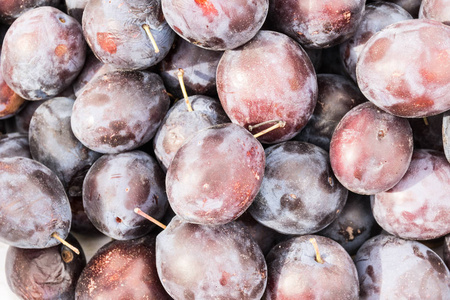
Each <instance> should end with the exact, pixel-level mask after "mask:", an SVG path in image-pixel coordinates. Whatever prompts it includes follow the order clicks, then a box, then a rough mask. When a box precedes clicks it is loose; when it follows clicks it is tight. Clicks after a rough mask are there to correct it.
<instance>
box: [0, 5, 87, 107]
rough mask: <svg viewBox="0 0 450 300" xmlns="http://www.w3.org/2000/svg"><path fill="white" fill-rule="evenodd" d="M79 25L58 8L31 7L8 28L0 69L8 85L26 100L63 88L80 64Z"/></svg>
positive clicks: (82, 46)
mask: <svg viewBox="0 0 450 300" xmlns="http://www.w3.org/2000/svg"><path fill="white" fill-rule="evenodd" d="M85 56H86V43H85V42H84V39H83V33H82V30H81V25H80V24H79V23H78V22H77V21H76V20H75V19H74V18H72V17H70V16H68V15H66V14H65V13H63V12H62V11H60V10H58V9H56V8H53V7H49V6H44V7H39V8H35V9H32V10H30V11H28V12H26V13H24V14H23V15H21V16H20V17H19V18H18V19H17V20H16V21H15V22H14V24H13V25H11V27H10V28H9V29H8V31H7V33H6V35H5V39H4V41H3V47H2V53H1V70H2V73H3V79H4V80H5V82H6V83H7V84H8V86H9V87H10V88H11V89H12V90H13V91H14V92H16V93H17V94H18V95H20V96H21V97H22V98H25V99H27V100H40V99H48V98H51V97H54V96H56V95H58V94H59V93H60V92H62V91H63V90H65V89H66V88H67V87H68V86H69V85H70V84H71V83H72V81H73V80H74V79H75V78H76V76H77V75H78V73H79V72H80V71H81V69H82V68H83V65H84V61H85Z"/></svg>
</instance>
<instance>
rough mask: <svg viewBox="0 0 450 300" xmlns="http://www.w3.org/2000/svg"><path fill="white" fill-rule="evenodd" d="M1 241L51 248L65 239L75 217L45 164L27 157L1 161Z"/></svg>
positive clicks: (25, 246) (58, 184)
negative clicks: (54, 236)
mask: <svg viewBox="0 0 450 300" xmlns="http://www.w3.org/2000/svg"><path fill="white" fill-rule="evenodd" d="M0 186H1V187H2V188H1V189H0V199H2V201H1V202H0V224H1V226H0V241H1V242H4V243H7V244H9V245H11V246H14V247H19V248H48V247H52V246H55V245H57V244H59V241H58V240H56V239H55V238H53V237H52V235H53V233H57V234H58V235H59V237H61V238H62V239H65V238H66V237H67V235H68V234H69V229H70V224H71V220H72V214H71V212H70V204H69V200H68V199H67V196H66V193H65V192H64V187H63V185H62V184H61V182H60V181H59V179H58V177H57V176H56V175H55V174H54V173H53V172H52V171H51V170H50V169H49V168H47V167H45V166H44V165H43V164H41V163H39V162H37V161H35V160H32V159H29V158H25V157H12V158H2V159H0Z"/></svg>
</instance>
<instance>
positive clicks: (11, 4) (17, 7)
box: [0, 0, 61, 24]
mask: <svg viewBox="0 0 450 300" xmlns="http://www.w3.org/2000/svg"><path fill="white" fill-rule="evenodd" d="M60 2H61V0H2V5H0V23H6V24H11V23H12V22H13V21H14V20H15V19H17V18H18V17H19V16H20V15H21V14H23V13H25V12H26V11H28V10H31V9H33V8H36V7H40V6H57V5H59V4H60Z"/></svg>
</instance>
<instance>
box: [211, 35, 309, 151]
mask: <svg viewBox="0 0 450 300" xmlns="http://www.w3.org/2000/svg"><path fill="white" fill-rule="evenodd" d="M216 79H217V92H218V94H219V99H220V102H221V103H222V106H223V109H224V110H225V112H226V113H227V115H228V117H229V118H230V119H231V121H232V122H233V123H236V124H239V125H241V126H243V127H245V128H248V126H249V125H255V124H259V123H262V122H265V121H271V120H282V121H285V122H286V125H285V127H284V128H278V129H276V130H274V131H271V132H269V133H267V134H265V135H263V136H261V137H260V138H259V140H260V141H261V142H262V143H268V144H272V143H277V142H282V141H287V140H289V139H291V138H292V137H294V136H295V135H296V134H298V133H299V132H300V130H301V129H302V128H303V127H304V126H305V125H306V123H307V122H308V120H309V118H310V117H311V114H312V112H313V110H314V107H315V105H316V102H317V78H316V73H315V71H314V67H313V65H312V63H311V60H310V59H309V57H308V55H307V54H306V52H305V51H304V50H303V49H302V48H301V47H300V46H299V45H298V44H297V43H296V42H295V41H294V40H293V39H291V38H289V37H288V36H286V35H284V34H282V33H278V32H274V31H265V30H264V31H260V32H259V33H258V34H257V35H256V36H255V38H253V39H252V40H251V41H250V42H248V43H247V44H245V45H244V46H242V47H240V48H237V49H234V50H228V51H225V53H224V55H223V56H222V58H221V60H220V62H219V66H218V68H217V78H216ZM271 125H273V124H269V125H267V126H262V127H259V128H257V129H254V130H253V131H252V133H253V134H255V133H257V132H259V131H262V130H263V129H266V128H268V127H270V126H271Z"/></svg>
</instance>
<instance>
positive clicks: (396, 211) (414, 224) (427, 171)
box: [372, 150, 450, 240]
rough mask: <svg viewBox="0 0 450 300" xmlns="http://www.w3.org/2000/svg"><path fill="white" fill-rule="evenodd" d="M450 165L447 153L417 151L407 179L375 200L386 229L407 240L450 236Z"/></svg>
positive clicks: (375, 208) (374, 202)
mask: <svg viewBox="0 0 450 300" xmlns="http://www.w3.org/2000/svg"><path fill="white" fill-rule="evenodd" d="M449 193H450V164H449V163H448V161H447V160H446V159H445V157H444V155H443V153H441V152H437V151H432V150H415V151H414V154H413V157H412V160H411V164H410V166H409V169H408V171H407V172H406V174H405V176H404V177H403V178H402V179H401V180H400V182H399V183H398V184H397V185H395V186H394V187H393V188H392V189H390V190H388V191H386V192H384V193H379V194H376V195H375V196H373V198H372V210H373V214H374V217H375V219H376V220H377V222H378V224H380V226H381V227H383V229H384V230H386V231H387V232H389V233H391V234H395V235H397V236H399V237H401V238H405V239H416V240H429V239H434V238H438V237H441V236H444V235H447V234H449V233H450V202H449V201H447V199H448V195H449Z"/></svg>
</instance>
